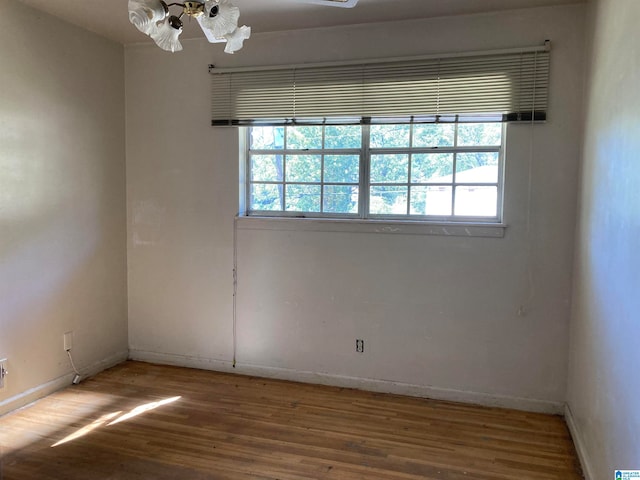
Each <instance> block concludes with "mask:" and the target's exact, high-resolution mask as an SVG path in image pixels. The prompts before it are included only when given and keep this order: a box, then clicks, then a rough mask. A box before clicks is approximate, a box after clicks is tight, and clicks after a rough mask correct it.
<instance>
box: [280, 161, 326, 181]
mask: <svg viewBox="0 0 640 480" xmlns="http://www.w3.org/2000/svg"><path fill="white" fill-rule="evenodd" d="M321 164H322V156H320V155H289V156H287V182H318V183H319V182H320V179H321V178H320V169H321Z"/></svg>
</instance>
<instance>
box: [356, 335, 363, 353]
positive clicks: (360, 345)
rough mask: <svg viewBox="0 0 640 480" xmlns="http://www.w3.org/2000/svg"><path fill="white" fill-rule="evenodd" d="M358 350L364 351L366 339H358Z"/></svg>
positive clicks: (359, 351)
mask: <svg viewBox="0 0 640 480" xmlns="http://www.w3.org/2000/svg"><path fill="white" fill-rule="evenodd" d="M356 352H358V353H364V340H361V339H359V338H357V339H356Z"/></svg>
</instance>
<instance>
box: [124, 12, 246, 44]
mask: <svg viewBox="0 0 640 480" xmlns="http://www.w3.org/2000/svg"><path fill="white" fill-rule="evenodd" d="M172 7H177V8H180V9H181V10H182V11H181V12H179V14H178V15H172V14H171V11H170V9H171V8H172ZM185 15H187V16H189V17H193V18H195V19H196V20H197V22H198V24H199V25H200V28H202V31H203V32H204V34H205V36H206V37H207V40H209V42H211V43H220V42H226V46H225V48H224V51H225V53H234V52H237V51H238V50H240V49H241V48H242V45H243V43H244V41H245V40H246V39H247V38H249V37H250V36H251V27H247V26H246V25H243V26H241V27H238V18H240V10H239V9H238V7H236V6H234V5H233V4H232V3H231V2H229V0H205V1H193V2H184V3H168V4H167V3H165V2H164V1H163V0H129V21H130V22H131V23H133V24H134V25H135V26H136V28H137V29H138V30H140V31H141V32H142V33H144V34H146V35H149V36H150V37H151V38H152V39H153V40H154V41H155V42H156V44H157V45H158V46H159V47H160V48H161V49H163V50H166V51H168V52H179V51H180V50H182V44H181V43H180V39H179V37H180V34H181V33H182V17H184V16H185Z"/></svg>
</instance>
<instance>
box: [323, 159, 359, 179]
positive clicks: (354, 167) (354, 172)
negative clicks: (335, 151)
mask: <svg viewBox="0 0 640 480" xmlns="http://www.w3.org/2000/svg"><path fill="white" fill-rule="evenodd" d="M359 177H360V157H359V156H358V155H326V156H325V157H324V181H325V182H327V183H358V178H359Z"/></svg>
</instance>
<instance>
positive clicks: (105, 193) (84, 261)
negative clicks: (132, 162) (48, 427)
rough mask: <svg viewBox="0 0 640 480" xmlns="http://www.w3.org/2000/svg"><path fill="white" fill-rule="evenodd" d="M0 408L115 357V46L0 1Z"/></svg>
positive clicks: (120, 321)
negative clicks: (3, 370)
mask: <svg viewBox="0 0 640 480" xmlns="http://www.w3.org/2000/svg"><path fill="white" fill-rule="evenodd" d="M0 18H2V22H3V26H2V28H1V29H0V63H1V64H2V67H1V68H0V358H2V357H7V358H8V365H7V369H8V370H9V372H10V374H9V376H8V377H7V378H6V385H5V388H3V389H1V390H0V414H1V413H3V412H5V411H7V410H10V409H12V408H15V407H17V406H20V405H22V404H24V403H26V402H28V401H31V400H33V399H34V398H35V397H37V396H41V395H44V394H46V393H48V392H49V391H51V390H54V389H56V388H59V387H60V386H62V385H67V384H71V378H72V375H71V366H70V364H69V360H68V358H67V355H66V353H65V352H64V351H63V342H62V336H63V333H64V332H67V331H73V332H74V334H75V335H74V340H75V344H74V349H73V353H74V356H75V360H76V362H77V364H78V367H79V368H83V369H85V371H92V370H96V369H99V368H101V367H104V366H106V365H109V364H112V363H115V362H117V361H119V360H122V359H124V358H126V355H127V326H126V325H127V324H126V322H127V318H126V315H127V310H126V239H125V235H126V233H125V232H126V229H125V223H126V218H125V215H126V207H125V201H126V200H125V166H124V162H125V157H124V81H123V73H122V72H123V69H124V53H123V48H122V46H119V45H117V44H115V43H111V42H109V41H107V40H104V39H102V38H99V37H97V36H95V35H93V34H90V33H88V32H86V31H84V30H81V29H78V28H76V27H72V26H70V25H68V24H65V23H63V22H61V21H59V20H57V19H54V18H52V17H50V16H48V15H46V14H43V13H40V12H37V11H35V10H31V9H30V8H27V7H25V6H24V5H23V4H22V3H19V2H15V1H13V0H0Z"/></svg>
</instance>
